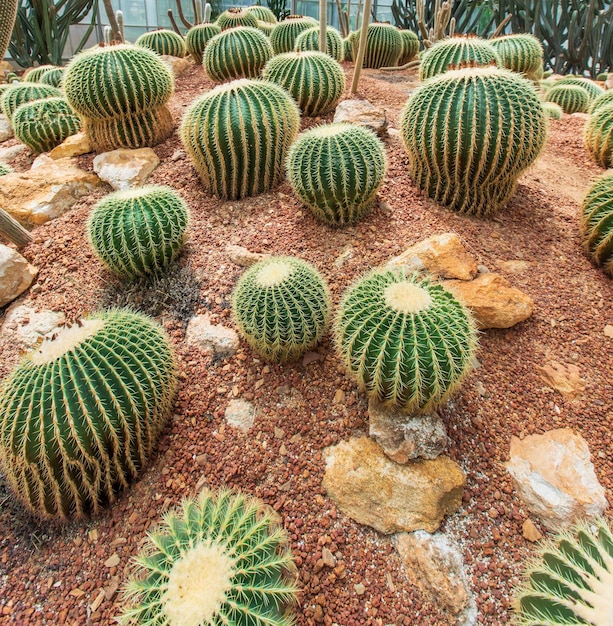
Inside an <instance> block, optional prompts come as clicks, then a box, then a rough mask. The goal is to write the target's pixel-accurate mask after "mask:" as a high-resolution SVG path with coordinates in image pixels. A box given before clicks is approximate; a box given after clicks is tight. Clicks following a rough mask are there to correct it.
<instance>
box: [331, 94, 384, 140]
mask: <svg viewBox="0 0 613 626" xmlns="http://www.w3.org/2000/svg"><path fill="white" fill-rule="evenodd" d="M337 122H350V123H351V124H358V125H360V126H365V127H366V128H370V129H371V130H374V131H375V132H376V133H377V135H380V136H384V135H385V134H386V131H387V117H386V115H385V111H383V110H382V109H379V108H377V107H376V106H374V105H373V104H371V103H370V102H368V100H343V101H342V102H339V104H338V105H337V106H336V111H335V113H334V123H335V124H336V123H337Z"/></svg>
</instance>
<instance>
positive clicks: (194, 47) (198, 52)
mask: <svg viewBox="0 0 613 626" xmlns="http://www.w3.org/2000/svg"><path fill="white" fill-rule="evenodd" d="M220 32H221V28H219V26H217V24H198V25H197V26H194V27H193V28H190V29H189V30H188V31H187V35H185V47H186V48H187V51H188V52H189V53H190V54H191V55H192V58H193V59H194V61H196V63H198V64H200V63H202V57H203V54H204V50H205V49H206V47H207V45H208V43H209V41H211V39H213V37H215V35H219V33H220Z"/></svg>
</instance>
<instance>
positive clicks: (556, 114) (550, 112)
mask: <svg viewBox="0 0 613 626" xmlns="http://www.w3.org/2000/svg"><path fill="white" fill-rule="evenodd" d="M543 111H545V113H546V115H547V117H548V118H549V119H550V120H559V119H562V113H563V111H562V107H561V106H560V105H559V104H556V103H555V102H543Z"/></svg>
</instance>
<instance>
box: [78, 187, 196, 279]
mask: <svg viewBox="0 0 613 626" xmlns="http://www.w3.org/2000/svg"><path fill="white" fill-rule="evenodd" d="M188 221H189V211H188V208H187V205H186V204H185V201H184V200H183V198H181V196H180V195H179V194H178V193H177V192H176V191H174V190H173V189H171V188H170V187H162V186H157V185H149V186H145V187H137V188H135V189H127V190H125V191H115V192H114V193H111V194H109V195H108V196H105V197H104V198H102V200H100V201H99V202H98V203H97V204H96V205H95V206H94V209H93V211H92V212H91V215H90V217H89V221H88V224H87V234H88V238H89V242H90V244H91V246H92V248H93V249H94V252H95V253H96V254H97V255H98V257H99V258H100V260H101V261H102V262H103V263H104V265H106V267H108V268H109V269H110V270H111V272H113V273H115V274H117V275H119V276H123V277H127V278H136V277H139V276H147V275H149V274H154V273H157V272H160V271H162V270H163V269H165V268H166V267H168V265H169V264H170V262H171V261H172V260H173V259H174V258H175V257H176V256H177V254H178V253H179V252H180V251H181V248H182V247H183V241H184V238H185V231H186V229H187V224H188Z"/></svg>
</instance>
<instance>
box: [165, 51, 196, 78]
mask: <svg viewBox="0 0 613 626" xmlns="http://www.w3.org/2000/svg"><path fill="white" fill-rule="evenodd" d="M161 57H162V61H164V63H165V64H166V66H167V67H168V69H169V70H170V71H171V72H172V73H173V74H174V77H175V78H178V77H179V76H181V74H184V73H185V72H186V70H187V69H188V68H189V66H190V62H189V61H188V60H187V59H181V58H179V57H173V56H170V55H168V54H162V55H161Z"/></svg>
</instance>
